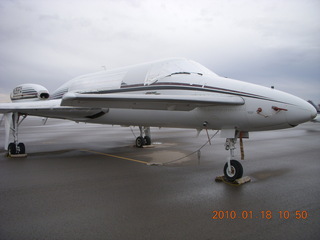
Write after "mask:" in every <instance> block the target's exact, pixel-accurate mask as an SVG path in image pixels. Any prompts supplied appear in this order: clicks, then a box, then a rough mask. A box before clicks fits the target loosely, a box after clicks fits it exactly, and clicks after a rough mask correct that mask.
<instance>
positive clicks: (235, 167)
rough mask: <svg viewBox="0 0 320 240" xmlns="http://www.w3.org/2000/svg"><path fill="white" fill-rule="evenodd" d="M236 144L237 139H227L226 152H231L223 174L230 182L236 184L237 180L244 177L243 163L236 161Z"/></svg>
mask: <svg viewBox="0 0 320 240" xmlns="http://www.w3.org/2000/svg"><path fill="white" fill-rule="evenodd" d="M236 142H237V138H227V140H226V143H225V146H226V150H229V151H230V157H228V162H227V163H226V164H225V165H224V168H223V173H224V177H225V178H226V180H227V181H229V182H234V181H235V180H236V179H239V178H242V175H243V168H242V165H241V163H240V162H238V161H237V160H235V159H234V158H235V157H234V150H235V148H236V147H235V145H236Z"/></svg>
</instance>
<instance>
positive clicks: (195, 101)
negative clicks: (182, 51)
mask: <svg viewBox="0 0 320 240" xmlns="http://www.w3.org/2000/svg"><path fill="white" fill-rule="evenodd" d="M243 104H244V100H243V98H241V97H239V96H230V95H222V94H220V95H212V96H210V95H160V94H159V95H155V94H118V93H109V94H94V93H93V94H92V93H90V94H81V93H67V94H65V95H64V97H63V99H62V102H61V106H73V107H89V108H90V107H91V108H92V107H100V108H124V109H150V110H175V111H190V110H192V109H194V108H196V107H208V106H217V105H243Z"/></svg>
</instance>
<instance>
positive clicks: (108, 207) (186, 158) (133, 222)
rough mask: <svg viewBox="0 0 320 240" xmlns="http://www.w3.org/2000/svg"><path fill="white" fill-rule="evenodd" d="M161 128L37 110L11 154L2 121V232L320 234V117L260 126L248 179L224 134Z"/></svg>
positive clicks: (249, 143) (61, 235)
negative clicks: (227, 178) (141, 141)
mask: <svg viewBox="0 0 320 240" xmlns="http://www.w3.org/2000/svg"><path fill="white" fill-rule="evenodd" d="M151 131H152V132H151V134H152V140H153V143H154V144H153V146H152V147H149V148H143V149H140V148H136V147H134V141H135V136H137V135H138V132H139V131H138V128H137V127H135V128H132V129H130V128H123V127H119V126H105V125H91V124H76V123H72V122H68V121H62V120H52V119H49V120H48V122H47V124H46V125H44V126H43V125H41V119H40V118H30V119H28V118H27V119H26V120H25V121H24V122H23V124H22V125H21V127H20V133H19V137H20V141H22V142H24V143H25V145H26V149H27V152H28V157H27V158H7V157H5V151H4V150H3V144H4V139H3V136H4V129H3V127H1V129H0V134H1V135H0V138H1V139H0V146H1V147H0V149H1V150H0V239H1V240H2V239H3V240H9V239H12V240H13V239H19V240H23V239H28V240H30V239H204V240H209V239H224V240H226V239H291V240H292V239H320V201H319V199H320V188H319V186H320V178H319V176H320V175H319V172H320V157H319V156H320V124H318V123H311V122H310V123H306V124H302V125H300V126H298V127H296V128H293V129H286V130H279V131H269V132H259V133H250V138H249V139H245V140H244V147H245V160H244V161H242V165H243V167H244V175H245V176H249V177H250V178H251V180H252V181H251V182H250V183H246V184H244V185H241V186H235V185H230V184H227V183H224V182H221V183H218V182H215V177H216V176H219V175H222V170H223V166H224V164H225V162H226V158H227V156H228V152H227V151H226V150H225V149H224V141H225V140H224V139H221V138H219V137H218V136H219V134H217V135H216V137H214V138H213V139H212V140H211V145H210V144H209V143H207V144H206V145H205V146H204V147H202V146H203V145H204V144H205V143H206V142H207V139H208V138H207V134H206V132H205V131H203V132H201V133H200V136H199V137H197V136H196V135H197V132H196V131H195V130H189V129H168V128H164V129H158V128H151ZM208 133H209V135H210V136H213V134H215V131H209V132H208ZM201 147H202V148H201ZM200 148H201V150H199V149H200ZM236 153H237V156H240V153H239V147H238V149H237V152H236Z"/></svg>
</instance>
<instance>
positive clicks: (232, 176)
mask: <svg viewBox="0 0 320 240" xmlns="http://www.w3.org/2000/svg"><path fill="white" fill-rule="evenodd" d="M230 165H231V171H229V169H228V163H226V164H225V165H224V168H223V173H224V176H225V177H226V179H227V180H228V181H229V182H234V181H235V180H236V179H238V178H241V177H242V175H243V168H242V165H241V163H240V162H238V161H237V160H231V161H230Z"/></svg>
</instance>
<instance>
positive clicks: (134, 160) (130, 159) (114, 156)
mask: <svg viewBox="0 0 320 240" xmlns="http://www.w3.org/2000/svg"><path fill="white" fill-rule="evenodd" d="M80 151H82V152H91V153H95V154H99V155H104V156H108V157H113V158H120V159H124V160H127V161H131V162H137V163H143V164H148V163H147V162H145V161H140V160H136V159H132V158H126V157H120V156H116V155H111V154H107V153H102V152H96V151H91V150H87V149H80Z"/></svg>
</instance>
